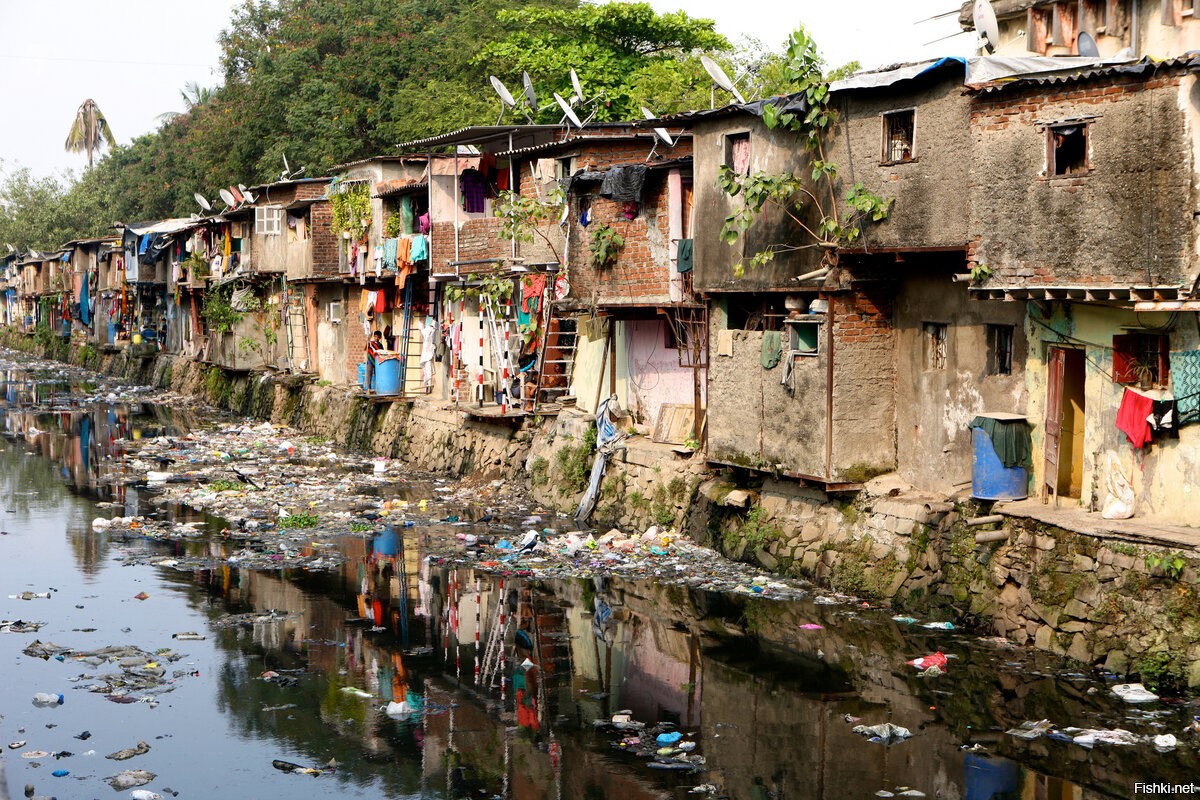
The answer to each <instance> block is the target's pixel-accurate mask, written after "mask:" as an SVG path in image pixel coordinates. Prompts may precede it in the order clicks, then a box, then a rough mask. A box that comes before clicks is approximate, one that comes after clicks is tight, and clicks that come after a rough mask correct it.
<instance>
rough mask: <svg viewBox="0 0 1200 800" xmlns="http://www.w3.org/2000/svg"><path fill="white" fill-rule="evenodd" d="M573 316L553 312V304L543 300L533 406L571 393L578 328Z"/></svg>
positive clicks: (538, 405) (536, 407)
mask: <svg viewBox="0 0 1200 800" xmlns="http://www.w3.org/2000/svg"><path fill="white" fill-rule="evenodd" d="M577 324H578V323H577V321H576V318H575V317H567V316H555V314H554V304H553V303H546V314H545V325H544V327H543V329H542V330H543V333H542V346H541V353H540V354H539V355H538V385H537V394H536V395H535V396H534V401H533V410H534V412H535V413H536V412H537V410H538V408H539V407H540V406H541V405H542V404H544V403H554V402H557V401H558V399H559V398H561V397H562V396H563V395H567V394H570V393H571V376H572V373H573V372H574V369H575V353H576V349H577V347H578V344H579V331H578V328H577Z"/></svg>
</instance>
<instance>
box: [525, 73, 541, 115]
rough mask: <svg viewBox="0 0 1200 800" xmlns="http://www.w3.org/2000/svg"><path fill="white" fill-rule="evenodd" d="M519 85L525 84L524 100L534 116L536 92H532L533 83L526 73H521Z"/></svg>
mask: <svg viewBox="0 0 1200 800" xmlns="http://www.w3.org/2000/svg"><path fill="white" fill-rule="evenodd" d="M521 83H523V84H525V99H526V100H528V101H529V109H530V110H531V111H532V112H533V113H535V114H536V113H537V110H538V104H537V92H535V91H534V90H533V81H532V80H531V79H530V77H529V73H528V72H522V73H521Z"/></svg>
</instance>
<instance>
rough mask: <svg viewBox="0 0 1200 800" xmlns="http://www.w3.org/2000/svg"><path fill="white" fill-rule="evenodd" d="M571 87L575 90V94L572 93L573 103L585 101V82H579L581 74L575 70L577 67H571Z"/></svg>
mask: <svg viewBox="0 0 1200 800" xmlns="http://www.w3.org/2000/svg"><path fill="white" fill-rule="evenodd" d="M571 88H572V89H574V90H575V94H573V95H571V105H572V106H574V105H575V104H576V103H582V102H583V84H582V83H580V82H579V74H578V73H576V72H575V68H574V67H572V68H571Z"/></svg>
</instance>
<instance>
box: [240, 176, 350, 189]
mask: <svg viewBox="0 0 1200 800" xmlns="http://www.w3.org/2000/svg"><path fill="white" fill-rule="evenodd" d="M331 180H333V179H332V178H292V179H290V180H286V181H273V182H271V183H260V184H258V185H256V186H251V187H250V191H252V192H257V191H258V190H259V189H275V188H278V187H280V186H296V185H298V184H302V183H328V182H329V181H331Z"/></svg>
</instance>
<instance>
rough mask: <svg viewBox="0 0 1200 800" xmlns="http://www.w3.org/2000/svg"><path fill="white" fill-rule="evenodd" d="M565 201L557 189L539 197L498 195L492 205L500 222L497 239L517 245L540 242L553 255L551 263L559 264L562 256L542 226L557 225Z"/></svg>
mask: <svg viewBox="0 0 1200 800" xmlns="http://www.w3.org/2000/svg"><path fill="white" fill-rule="evenodd" d="M565 202H566V200H565V197H564V195H563V191H562V189H561V188H560V187H558V186H551V187H550V188H549V189H548V190H547V191H546V192H545V194H544V196H540V197H531V196H527V195H523V194H519V193H517V192H507V191H506V192H500V194H499V195H498V196H497V197H496V204H495V209H496V216H497V218H499V220H500V236H501V237H503V238H505V239H509V240H513V241H518V242H532V241H533V240H534V239H535V238H536V239H541V240H542V241H543V242H545V243H546V246H547V247H549V248H550V252H551V253H553V254H554V260H555V261H557V262H558V263H560V264H561V263H562V256H560V255H559V252H558V248H557V247H555V246H554V242H553V241H551V239H550V237H549V236H547V235H546V232H545V231H544V230H543V227H544V226H547V225H551V224H555V223H557V222H558V220H559V219H560V218H561V217H562V209H563V203H565Z"/></svg>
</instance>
